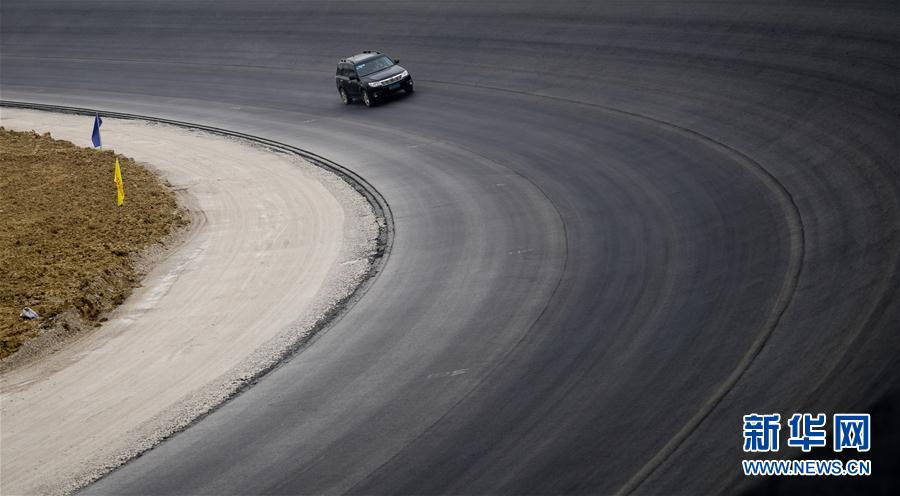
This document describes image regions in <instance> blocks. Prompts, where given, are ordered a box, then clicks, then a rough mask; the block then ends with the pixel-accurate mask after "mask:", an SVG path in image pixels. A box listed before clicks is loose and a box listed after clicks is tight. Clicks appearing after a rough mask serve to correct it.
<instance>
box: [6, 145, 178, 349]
mask: <svg viewBox="0 0 900 496" xmlns="http://www.w3.org/2000/svg"><path fill="white" fill-rule="evenodd" d="M116 156H117V155H116V154H114V153H113V152H111V151H99V150H94V149H89V148H80V147H77V146H75V145H73V144H72V143H70V142H67V141H60V140H55V139H53V138H51V137H50V134H49V133H46V134H44V135H39V134H36V133H33V132H27V133H20V132H15V131H9V130H6V129H4V128H2V127H0V359H2V358H5V357H7V356H9V355H10V354H12V353H14V352H16V350H18V349H19V348H20V347H21V346H22V344H23V343H24V342H25V341H27V340H28V339H31V338H33V337H36V336H39V335H40V334H42V333H45V332H48V331H50V330H56V328H59V327H62V328H63V330H65V331H69V330H70V329H68V328H69V327H71V326H82V325H84V324H86V325H87V326H93V325H98V322H100V321H101V320H104V317H103V316H104V314H106V313H107V312H108V311H109V310H111V309H112V308H113V307H115V306H116V305H118V304H119V303H121V302H122V301H123V300H124V299H125V298H126V297H127V296H128V295H129V294H130V293H131V290H132V289H133V288H134V287H136V286H137V285H138V281H139V279H140V276H141V274H140V273H139V269H138V266H137V262H138V255H139V254H140V253H142V252H143V251H144V250H145V249H147V248H150V247H152V246H154V245H157V244H158V243H160V242H162V241H163V240H165V239H166V238H167V236H168V235H169V234H170V233H172V232H173V230H174V229H176V228H178V227H183V226H185V225H186V224H187V223H188V219H189V217H188V215H187V213H186V211H184V210H183V209H181V208H180V207H179V206H178V204H177V203H176V200H175V195H174V194H173V192H172V191H171V189H170V188H169V186H168V184H166V183H164V182H163V181H162V180H161V179H160V178H159V177H157V176H156V175H155V174H154V173H152V172H151V171H149V170H147V169H146V168H144V167H142V166H140V165H138V164H136V163H135V162H134V160H131V159H129V158H126V157H123V156H118V158H119V163H120V166H121V169H122V176H123V179H124V183H125V202H124V205H122V206H121V207H118V206H116V187H115V183H114V182H113V168H114V164H115V161H116ZM24 307H31V308H32V309H34V310H35V311H36V312H37V313H38V315H39V316H40V317H39V318H38V319H35V320H30V321H29V320H24V319H22V318H21V317H20V316H19V314H20V312H21V311H22V309H23V308H24Z"/></svg>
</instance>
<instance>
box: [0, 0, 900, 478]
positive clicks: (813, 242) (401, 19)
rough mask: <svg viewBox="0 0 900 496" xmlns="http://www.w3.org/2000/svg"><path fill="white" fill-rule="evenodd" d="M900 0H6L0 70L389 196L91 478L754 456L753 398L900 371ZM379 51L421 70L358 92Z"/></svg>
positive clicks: (14, 88)
mask: <svg viewBox="0 0 900 496" xmlns="http://www.w3.org/2000/svg"><path fill="white" fill-rule="evenodd" d="M898 10H900V7H898V4H897V2H896V1H895V0H888V1H884V2H859V3H852V4H851V3H844V2H830V3H824V2H797V1H784V2H772V3H765V4H764V3H762V2H746V4H742V3H740V2H702V3H701V2H697V3H681V2H669V1H656V2H587V1H585V2H562V3H559V2H543V1H542V2H538V1H530V0H529V1H521V2H476V1H471V2H464V1H442V2H421V1H409V2H364V3H359V2H352V1H349V2H283V1H271V2H238V1H231V0H229V1H221V2H220V1H208V2H207V1H203V2H196V1H158V2H142V3H140V4H138V3H137V2H98V1H94V0H85V1H79V2H64V1H32V0H29V1H17V0H4V1H3V4H2V59H0V60H2V66H0V69H2V76H0V77H2V90H3V98H4V99H6V100H22V101H32V102H40V103H48V104H61V105H72V106H80V107H89V108H98V109H106V110H114V111H121V112H132V113H138V114H145V115H153V116H158V117H163V118H169V119H176V120H182V121H188V122H196V123H200V124H205V125H210V126H216V127H221V128H226V129H231V130H234V131H239V132H244V133H249V134H253V135H257V136H263V137H266V138H270V139H274V140H278V141H281V142H284V143H288V144H291V145H294V146H298V147H301V148H304V149H307V150H310V151H312V152H314V153H317V154H320V155H322V156H325V157H328V158H329V159H332V160H334V161H336V162H338V163H341V164H342V165H344V166H346V167H348V168H350V169H352V170H354V171H356V172H357V173H359V174H360V175H362V176H363V177H364V178H366V179H367V180H368V181H369V182H371V183H372V184H373V185H374V186H375V187H376V188H377V189H378V190H379V191H380V192H381V193H382V195H383V196H384V197H385V198H386V200H387V201H388V202H389V204H390V207H391V210H392V212H393V216H394V222H395V236H394V241H393V248H392V252H391V257H390V259H389V261H388V263H387V264H386V265H385V267H384V269H383V271H382V272H381V274H380V275H379V276H378V278H377V279H376V280H375V282H374V284H373V285H372V286H371V288H370V289H369V291H368V292H367V293H366V294H365V296H364V297H363V298H362V299H361V300H360V301H359V302H358V303H357V304H356V305H355V306H354V307H353V308H352V309H351V310H350V311H349V312H348V313H347V314H345V315H344V316H343V317H342V318H341V319H340V320H339V321H338V322H337V323H336V324H335V325H333V326H332V327H331V328H330V329H328V330H327V331H325V332H323V333H321V334H320V335H319V336H318V337H317V338H316V339H315V340H313V341H312V343H311V344H310V345H309V346H308V347H306V348H305V349H303V350H302V351H301V352H299V353H298V354H297V355H295V356H294V357H293V358H291V359H290V360H288V361H287V362H286V363H284V364H283V365H282V366H281V367H279V368H277V369H276V370H274V371H273V372H271V373H270V374H268V375H267V376H265V377H264V378H263V379H262V380H260V381H259V382H258V383H257V384H256V385H254V386H253V387H252V388H249V389H248V390H247V391H245V392H244V393H243V394H241V395H240V396H238V397H236V398H235V399H233V400H232V401H230V402H229V403H226V404H225V405H224V406H223V407H221V408H220V409H218V410H217V411H215V412H214V413H213V414H211V415H209V416H207V417H205V418H204V419H202V420H201V421H199V422H197V423H196V424H195V425H193V426H192V427H190V428H189V429H187V430H185V431H184V432H182V433H180V434H178V435H176V436H174V437H173V438H171V439H170V440H168V441H166V442H165V443H163V444H162V445H160V446H159V447H158V448H156V449H154V450H152V451H151V452H149V453H148V454H146V455H145V456H143V457H141V458H139V459H137V460H135V461H134V462H132V463H130V464H129V465H127V466H125V467H124V468H122V469H120V470H118V471H116V472H114V473H113V474H111V475H110V476H108V477H106V478H105V479H103V480H101V481H100V483H98V484H95V485H94V486H92V487H91V488H89V490H88V492H89V493H93V492H96V493H116V494H121V493H142V494H151V493H152V494H157V493H159V494H162V493H170V494H190V493H205V494H225V493H233V494H250V493H271V494H274V493H307V494H310V493H329V494H330V493H340V492H351V493H359V494H431V493H453V494H476V493H501V494H506V493H510V494H512V493H532V494H550V493H613V492H616V491H622V492H629V491H634V490H636V491H638V492H646V493H670V492H678V493H684V494H699V493H712V492H721V491H734V490H738V489H741V488H744V487H746V484H747V481H746V480H744V479H743V477H742V476H741V475H740V470H739V467H740V465H739V460H740V459H741V457H742V454H743V453H742V452H741V440H740V417H741V415H745V414H748V413H751V412H760V413H762V412H780V413H781V414H782V416H784V415H789V414H790V413H793V412H804V411H809V412H818V411H823V412H827V413H829V414H830V413H832V412H840V411H865V410H866V409H867V408H870V407H871V405H872V404H873V403H875V402H876V401H877V400H878V399H879V398H882V397H884V396H885V395H887V394H891V392H892V391H896V389H897V386H898V356H900V333H898V328H900V297H898V286H900V273H898V266H897V263H898V257H900V165H898V153H900V152H898V140H900V127H898V115H900V89H898V70H900V62H898V56H897V54H898V53H900V41H898V30H897V26H898V25H900V12H898ZM370 48H375V49H378V50H381V51H385V52H387V53H389V54H391V55H392V56H394V57H399V58H400V59H402V64H403V65H404V66H405V67H407V68H408V69H409V70H410V71H411V72H412V73H413V76H414V77H415V78H416V81H417V89H418V91H417V93H416V94H415V95H412V96H410V97H406V98H399V99H397V100H396V101H394V102H391V103H389V104H387V105H383V106H381V107H377V108H375V109H365V108H364V107H362V106H361V105H354V106H351V107H344V106H342V105H341V104H340V102H339V100H338V98H337V94H336V92H335V90H334V86H333V73H334V66H335V62H336V61H337V59H339V58H341V57H342V56H346V55H348V54H351V53H355V52H357V51H359V50H362V49H370ZM85 132H88V129H87V128H86V129H85ZM875 422H876V423H875V427H874V428H875V429H877V425H878V424H877V422H878V420H877V419H876V421H875ZM882 449H887V448H882ZM876 470H877V467H876Z"/></svg>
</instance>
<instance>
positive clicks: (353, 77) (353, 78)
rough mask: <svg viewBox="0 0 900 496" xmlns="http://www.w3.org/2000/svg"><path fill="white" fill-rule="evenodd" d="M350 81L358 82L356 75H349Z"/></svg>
mask: <svg viewBox="0 0 900 496" xmlns="http://www.w3.org/2000/svg"><path fill="white" fill-rule="evenodd" d="M350 80H351V81H359V76H357V75H356V74H351V75H350Z"/></svg>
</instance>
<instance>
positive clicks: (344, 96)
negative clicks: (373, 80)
mask: <svg viewBox="0 0 900 496" xmlns="http://www.w3.org/2000/svg"><path fill="white" fill-rule="evenodd" d="M338 93H340V94H341V102H342V103H343V104H344V105H350V102H351V100H350V97H349V96H348V95H347V91H346V90H344V88H341V89H339V90H338Z"/></svg>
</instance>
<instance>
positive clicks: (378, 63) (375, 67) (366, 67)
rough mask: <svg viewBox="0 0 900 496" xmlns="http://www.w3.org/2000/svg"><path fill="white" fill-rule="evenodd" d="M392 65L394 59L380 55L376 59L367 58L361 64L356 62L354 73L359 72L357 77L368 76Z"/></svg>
mask: <svg viewBox="0 0 900 496" xmlns="http://www.w3.org/2000/svg"><path fill="white" fill-rule="evenodd" d="M392 65H394V61H393V60H391V58H390V57H388V56H386V55H382V56H381V57H378V58H376V59H372V60H367V61H365V62H363V63H362V64H356V73H357V74H359V77H363V76H368V75H369V74H373V73H376V72H378V71H380V70H382V69H387V68H388V67H390V66H392Z"/></svg>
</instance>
